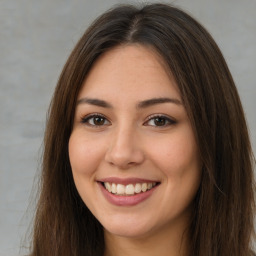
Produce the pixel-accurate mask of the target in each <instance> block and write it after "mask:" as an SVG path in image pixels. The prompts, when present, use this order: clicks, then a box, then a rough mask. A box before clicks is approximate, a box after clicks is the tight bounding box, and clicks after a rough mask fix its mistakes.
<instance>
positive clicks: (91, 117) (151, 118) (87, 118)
mask: <svg viewBox="0 0 256 256" xmlns="http://www.w3.org/2000/svg"><path fill="white" fill-rule="evenodd" d="M96 118H100V119H101V121H103V123H102V124H95V121H96ZM157 119H160V120H158V121H160V122H164V123H162V124H161V125H156V121H157ZM90 121H92V122H94V124H91V123H90ZM150 121H153V122H154V125H149V122H150ZM106 122H107V124H106ZM81 123H83V124H86V125H88V126H92V127H100V126H104V125H110V121H108V119H107V118H106V117H105V116H104V115H102V114H98V113H95V114H90V115H88V116H85V117H83V118H82V120H81ZM174 124H176V121H175V120H173V119H172V118H170V117H167V116H165V115H161V114H154V115H151V116H149V117H148V118H147V120H146V122H144V123H143V125H144V126H153V127H159V128H161V127H166V126H170V125H174Z"/></svg>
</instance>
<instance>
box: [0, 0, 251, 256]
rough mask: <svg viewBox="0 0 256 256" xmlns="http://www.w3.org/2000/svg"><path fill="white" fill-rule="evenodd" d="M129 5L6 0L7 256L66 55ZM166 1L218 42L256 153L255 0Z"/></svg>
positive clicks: (3, 188) (1, 81)
mask: <svg viewBox="0 0 256 256" xmlns="http://www.w3.org/2000/svg"><path fill="white" fill-rule="evenodd" d="M128 2H129V1H114V0H112V1H110V0H109V1H100V0H87V1H82V0H73V1H71V0H70V1H67V0H63V1H61V0H0V256H13V255H21V252H20V249H19V247H20V243H21V242H22V240H23V239H24V237H25V233H26V230H27V228H28V226H29V223H30V222H31V216H32V215H33V205H34V203H33V198H34V193H35V189H34V190H33V189H32V188H33V184H34V187H36V183H34V180H35V177H37V175H38V172H39V170H40V153H41V145H42V138H43V130H44V123H45V118H46V111H47V108H48V104H49V101H50V98H51V95H52V92H53V89H54V86H55V84H56V82H57V79H58V76H59V73H60V71H61V69H62V67H63V65H64V62H65V60H66V58H67V57H68V55H69V53H70V51H71V50H72V48H73V46H74V44H75V43H76V41H77V40H78V38H79V37H80V36H81V34H82V33H83V31H84V30H85V28H86V27H87V26H88V24H89V23H90V22H91V21H92V20H93V19H94V18H95V17H96V16H98V15H99V14H100V13H101V12H102V11H104V10H106V9H107V8H109V7H110V6H112V4H115V3H128ZM148 2H150V1H148ZM166 2H169V3H170V2H173V3H175V4H176V5H177V6H180V7H183V9H184V10H186V11H188V12H189V13H190V14H192V15H193V16H194V17H196V18H197V19H198V20H199V21H200V22H201V23H202V24H203V25H204V26H205V27H206V28H207V29H208V30H209V31H210V33H211V34H212V35H213V37H214V38H215V39H216V41H217V43H218V44H219V46H220V48H221V50H222V51H223V54H224V56H225V58H226V60H227V62H228V64H229V67H230V69H231V72H232V74H233V77H234V79H235V81H236V84H237V87H238V90H239V92H240V95H241V99H242V102H243V105H244V109H245V112H246V116H247V120H248V123H249V127H250V133H251V139H252V143H253V148H254V152H256V150H255V149H256V115H255V106H256V104H255V96H256V86H255V83H256V82H255V81H256V79H255V73H256V0H243V1H241V0H217V1H210V0H209V1H208V0H194V1H193V0H177V1H166ZM29 202H31V203H30V204H29Z"/></svg>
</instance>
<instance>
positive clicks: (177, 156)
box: [69, 45, 201, 237]
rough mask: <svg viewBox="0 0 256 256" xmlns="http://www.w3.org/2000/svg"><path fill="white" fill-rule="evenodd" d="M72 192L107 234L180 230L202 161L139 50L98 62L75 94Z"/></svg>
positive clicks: (163, 84) (160, 72)
mask: <svg viewBox="0 0 256 256" xmlns="http://www.w3.org/2000/svg"><path fill="white" fill-rule="evenodd" d="M69 157H70V162H71V167H72V173H73V177H74V181H75V185H76V188H77V190H78V192H79V194H80V196H81V198H82V200H83V201H84V203H85V204H86V205H87V207H88V208H89V209H90V211H91V212H92V213H93V215H94V216H95V217H96V218H97V219H98V220H99V221H100V222H101V224H102V225H103V227H104V228H105V230H106V231H107V232H108V233H111V234H114V235H119V236H126V237H141V236H146V235H150V234H153V233H154V232H158V231H161V230H164V229H168V228H170V229H171V228H172V227H174V226H177V225H181V226H186V225H187V223H188V219H189V216H190V211H191V204H192V201H193V198H194V197H195V194H196V192H197V190H198V187H199V183H200V176H201V161H200V159H199V155H198V148H197V145H196V142H195V138H194V134H193V131H192V128H191V125H190V122H189V119H188V116H187V113H186V110H185V108H184V106H183V103H182V100H181V97H180V94H179V90H178V87H177V85H176V83H175V81H174V79H173V78H172V77H170V75H167V73H166V69H165V66H164V64H163V62H162V61H161V58H160V57H159V56H158V55H157V54H156V53H154V52H153V51H152V50H150V49H149V48H146V47H143V46H139V45H129V46H122V47H117V48H115V49H112V50H110V51H108V52H107V53H105V54H103V55H102V56H101V57H100V58H99V59H98V60H97V61H96V63H95V64H94V66H93V67H92V69H91V70H90V72H89V74H88V76H87V78H86V80H85V81H84V85H83V87H82V89H81V91H80V94H79V96H78V101H77V107H76V112H75V118H74V128H73V131H72V134H71V137H70V141H69Z"/></svg>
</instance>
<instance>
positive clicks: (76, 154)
mask: <svg viewBox="0 0 256 256" xmlns="http://www.w3.org/2000/svg"><path fill="white" fill-rule="evenodd" d="M95 144H96V143H93V142H92V141H91V140H88V139H85V138H83V136H80V135H79V133H78V132H73V133H72V134H71V137H70V139H69V159H70V164H71V168H72V172H73V175H74V176H76V175H91V174H92V173H93V172H94V171H95V170H96V169H97V165H98V164H99V161H100V156H101V153H100V152H99V150H100V147H97V145H95Z"/></svg>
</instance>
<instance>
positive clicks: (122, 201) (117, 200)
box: [98, 177, 158, 206]
mask: <svg viewBox="0 0 256 256" xmlns="http://www.w3.org/2000/svg"><path fill="white" fill-rule="evenodd" d="M103 182H109V183H116V184H123V185H128V184H136V183H144V182H146V183H153V182H157V181H152V180H145V179H138V178H128V179H120V178H117V177H111V178H106V179H102V180H99V181H98V184H99V187H100V189H101V191H102V193H103V195H104V197H105V198H106V199H107V201H108V202H110V203H111V204H114V205H116V206H133V205H137V204H139V203H141V202H143V201H145V200H146V199H148V198H149V197H150V196H151V195H152V194H153V192H154V191H155V189H156V188H157V186H155V187H153V188H152V189H150V190H147V191H146V192H142V193H139V194H134V195H129V196H123V195H122V196H120V195H115V194H112V193H110V192H109V191H108V190H106V189H105V187H104V185H103ZM157 183H158V182H157Z"/></svg>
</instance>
